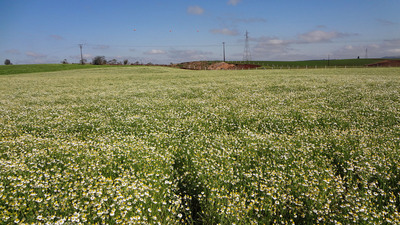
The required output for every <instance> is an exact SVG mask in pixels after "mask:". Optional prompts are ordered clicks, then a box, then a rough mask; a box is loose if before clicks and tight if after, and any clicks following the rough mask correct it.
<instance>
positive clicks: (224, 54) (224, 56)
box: [222, 42, 225, 62]
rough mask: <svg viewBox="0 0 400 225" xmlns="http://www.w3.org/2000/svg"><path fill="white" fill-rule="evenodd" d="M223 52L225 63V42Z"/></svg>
mask: <svg viewBox="0 0 400 225" xmlns="http://www.w3.org/2000/svg"><path fill="white" fill-rule="evenodd" d="M222 50H223V55H224V62H225V42H222Z"/></svg>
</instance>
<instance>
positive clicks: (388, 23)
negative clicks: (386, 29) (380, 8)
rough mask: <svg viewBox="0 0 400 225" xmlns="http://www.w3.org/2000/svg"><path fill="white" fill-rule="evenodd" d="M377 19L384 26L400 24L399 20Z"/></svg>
mask: <svg viewBox="0 0 400 225" xmlns="http://www.w3.org/2000/svg"><path fill="white" fill-rule="evenodd" d="M376 21H378V22H379V23H380V24H382V25H384V26H392V25H398V24H399V23H397V22H393V21H390V20H385V19H376Z"/></svg>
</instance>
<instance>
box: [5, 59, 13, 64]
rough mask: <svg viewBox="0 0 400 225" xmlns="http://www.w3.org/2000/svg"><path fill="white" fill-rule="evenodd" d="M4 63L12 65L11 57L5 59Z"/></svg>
mask: <svg viewBox="0 0 400 225" xmlns="http://www.w3.org/2000/svg"><path fill="white" fill-rule="evenodd" d="M4 65H12V63H11V60H9V59H6V60H4Z"/></svg>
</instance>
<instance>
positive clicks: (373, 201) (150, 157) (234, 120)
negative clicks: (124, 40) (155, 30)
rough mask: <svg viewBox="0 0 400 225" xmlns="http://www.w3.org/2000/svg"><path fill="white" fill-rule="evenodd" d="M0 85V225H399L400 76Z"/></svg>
mask: <svg viewBox="0 0 400 225" xmlns="http://www.w3.org/2000/svg"><path fill="white" fill-rule="evenodd" d="M90 68H91V69H80V70H65V71H57V72H41V73H30V74H15V75H9V76H0V101H1V107H0V224H13V223H29V224H32V223H34V224H46V223H49V224H75V223H76V224H78V223H83V224H95V223H98V224H128V223H131V224H157V223H159V224H179V223H181V224H293V223H295V224H399V223H400V215H399V211H400V175H399V174H400V69H399V68H358V69H349V68H347V69H312V70H306V69H299V70H285V69H282V70H250V71H189V70H179V69H173V68H166V67H140V66H137V67H101V68H94V67H90Z"/></svg>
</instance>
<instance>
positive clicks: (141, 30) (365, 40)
mask: <svg viewBox="0 0 400 225" xmlns="http://www.w3.org/2000/svg"><path fill="white" fill-rule="evenodd" d="M399 11H400V1H399V0H279V1H276V0H263V1H261V0H168V1H167V0H147V1H143V0H130V1H128V0H126V1H123V0H113V1H111V0H108V1H106V0H67V1H60V0H35V1H33V0H7V1H3V0H1V1H0V60H3V61H2V62H4V60H5V59H10V60H11V62H12V63H14V64H27V63H59V62H61V61H62V60H63V59H67V60H68V61H69V62H79V60H80V49H79V44H83V56H84V58H85V59H87V60H88V61H91V60H92V59H93V58H94V57H95V56H105V57H106V59H108V60H111V59H117V60H119V61H123V60H124V59H128V60H129V61H130V62H136V61H139V62H142V63H148V62H152V63H170V62H184V61H194V60H221V59H222V55H223V54H222V42H225V43H226V58H227V60H242V59H243V52H244V47H245V32H246V30H248V32H249V45H250V51H251V57H252V59H253V60H308V59H324V58H327V57H328V56H329V57H330V58H331V59H343V58H356V57H357V56H360V57H361V58H363V57H365V56H366V49H367V53H368V57H369V58H372V57H384V56H400V13H399Z"/></svg>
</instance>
